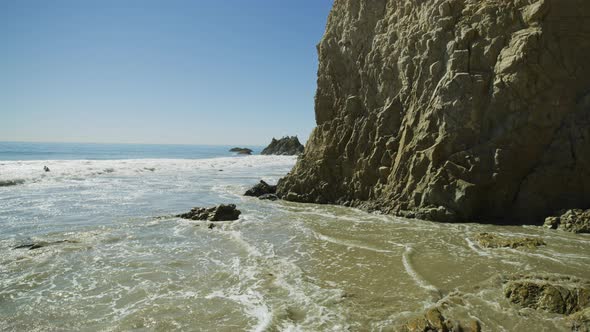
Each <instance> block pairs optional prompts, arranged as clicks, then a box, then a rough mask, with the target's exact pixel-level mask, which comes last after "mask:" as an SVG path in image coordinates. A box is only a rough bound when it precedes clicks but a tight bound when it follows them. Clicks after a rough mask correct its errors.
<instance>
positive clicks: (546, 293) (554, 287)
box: [504, 276, 590, 315]
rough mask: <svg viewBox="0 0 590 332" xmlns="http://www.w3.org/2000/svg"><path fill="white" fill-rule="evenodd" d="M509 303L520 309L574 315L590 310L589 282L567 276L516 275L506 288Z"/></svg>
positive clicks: (505, 292)
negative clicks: (518, 306)
mask: <svg viewBox="0 0 590 332" xmlns="http://www.w3.org/2000/svg"><path fill="white" fill-rule="evenodd" d="M504 294H505V296H506V298H508V300H510V302H512V303H514V304H518V305H520V306H521V307H525V308H531V309H537V310H544V311H547V312H552V313H556V314H564V315H571V314H573V313H576V312H578V311H581V310H583V309H585V308H588V307H590V282H589V281H587V280H580V279H577V278H572V277H568V276H557V277H556V276H554V277H543V276H516V277H513V278H510V279H509V280H508V281H507V282H506V284H505V286H504Z"/></svg>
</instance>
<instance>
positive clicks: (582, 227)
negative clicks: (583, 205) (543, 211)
mask: <svg viewBox="0 0 590 332" xmlns="http://www.w3.org/2000/svg"><path fill="white" fill-rule="evenodd" d="M544 226H545V227H547V228H551V229H558V230H562V231H566V232H572V233H590V210H585V211H584V210H579V209H574V210H567V211H565V212H563V213H562V214H561V215H560V216H557V217H547V218H546V219H545V224H544Z"/></svg>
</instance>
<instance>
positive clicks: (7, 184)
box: [0, 179, 25, 187]
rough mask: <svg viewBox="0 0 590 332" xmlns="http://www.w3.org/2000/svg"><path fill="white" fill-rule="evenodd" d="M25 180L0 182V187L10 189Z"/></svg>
mask: <svg viewBox="0 0 590 332" xmlns="http://www.w3.org/2000/svg"><path fill="white" fill-rule="evenodd" d="M24 183H25V180H23V179H16V180H0V187H12V186H18V185H21V184H24Z"/></svg>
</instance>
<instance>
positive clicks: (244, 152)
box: [229, 147, 252, 155]
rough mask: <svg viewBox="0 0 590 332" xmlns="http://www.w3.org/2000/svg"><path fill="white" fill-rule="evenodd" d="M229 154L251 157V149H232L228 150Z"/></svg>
mask: <svg viewBox="0 0 590 332" xmlns="http://www.w3.org/2000/svg"><path fill="white" fill-rule="evenodd" d="M229 152H236V153H237V154H247V155H251V154H252V149H248V148H237V147H236V148H232V149H230V150H229Z"/></svg>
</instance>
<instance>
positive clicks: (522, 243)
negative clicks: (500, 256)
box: [475, 233, 545, 249]
mask: <svg viewBox="0 0 590 332" xmlns="http://www.w3.org/2000/svg"><path fill="white" fill-rule="evenodd" d="M475 240H476V241H477V243H478V244H479V245H480V246H481V247H483V248H513V249H516V248H520V247H526V248H531V249H532V248H536V247H538V246H543V245H545V241H543V240H541V239H537V238H529V237H500V236H497V235H494V234H490V233H479V234H477V235H476V236H475Z"/></svg>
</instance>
